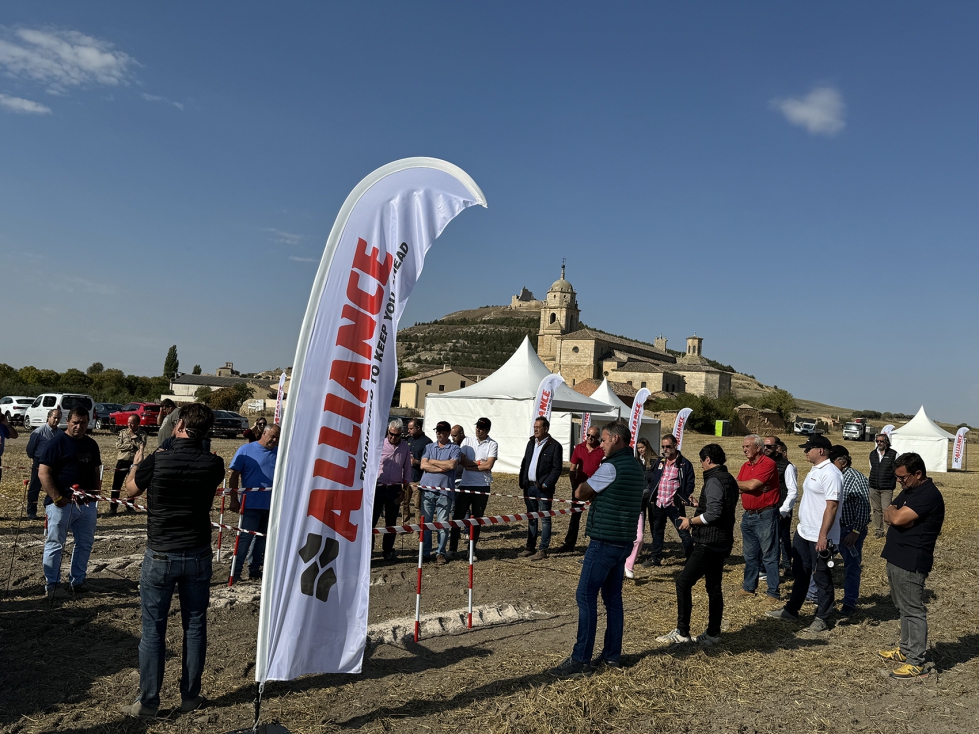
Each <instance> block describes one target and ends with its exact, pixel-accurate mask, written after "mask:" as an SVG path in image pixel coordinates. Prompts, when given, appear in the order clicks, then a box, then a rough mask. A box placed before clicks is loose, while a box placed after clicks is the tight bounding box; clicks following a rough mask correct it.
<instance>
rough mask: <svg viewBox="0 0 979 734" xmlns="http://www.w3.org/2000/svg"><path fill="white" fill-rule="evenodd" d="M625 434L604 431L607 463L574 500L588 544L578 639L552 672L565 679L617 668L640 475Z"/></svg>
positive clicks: (622, 429)
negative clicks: (600, 667) (582, 511)
mask: <svg viewBox="0 0 979 734" xmlns="http://www.w3.org/2000/svg"><path fill="white" fill-rule="evenodd" d="M629 438H630V436H629V428H628V427H627V426H626V425H625V424H624V423H608V424H606V425H605V426H603V427H602V451H604V452H605V460H604V461H603V462H602V463H601V465H600V466H599V467H598V470H597V471H596V472H595V473H594V474H592V475H591V476H590V477H589V478H588V480H587V481H585V482H582V483H581V484H579V485H578V489H576V490H575V499H578V500H581V501H588V500H591V507H590V508H589V510H588V522H587V525H586V526H585V535H587V536H588V537H590V538H591V542H590V543H589V544H588V550H586V551H585V558H584V562H583V563H582V567H581V577H580V578H579V579H578V591H577V593H576V594H575V598H576V600H577V602H578V639H577V641H576V642H575V645H574V649H573V650H572V652H571V657H569V658H567V659H565V660H564V661H563V662H561V663H560V664H559V665H557V666H556V667H554V668H552V669H551V670H550V673H551V675H554V676H557V677H560V678H565V677H571V676H579V675H585V674H587V673H590V672H592V670H594V666H595V665H596V664H604V665H607V666H609V667H615V668H617V667H619V666H620V665H621V662H620V658H621V656H622V633H623V629H624V627H625V615H624V613H623V610H622V578H623V576H624V575H625V561H626V559H627V558H628V557H629V554H630V553H632V544H633V542H634V541H635V539H636V518H637V517H638V516H639V512H640V509H641V507H642V491H643V485H644V479H643V472H642V469H640V468H639V463H638V462H637V461H636V460H635V458H634V457H633V455H632V449H631V448H630V447H629ZM599 592H601V594H602V601H603V602H604V603H605V617H606V622H605V644H604V645H603V646H602V652H601V654H600V655H599V656H598V658H597V659H596V660H595V661H594V662H593V661H592V660H591V656H592V652H593V651H594V648H595V636H596V634H597V630H598V594H599Z"/></svg>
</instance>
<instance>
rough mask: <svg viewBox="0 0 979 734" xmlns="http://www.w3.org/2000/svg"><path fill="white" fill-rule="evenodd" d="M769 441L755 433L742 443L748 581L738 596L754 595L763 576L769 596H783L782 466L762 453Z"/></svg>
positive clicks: (740, 479)
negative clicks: (780, 562) (780, 540)
mask: <svg viewBox="0 0 979 734" xmlns="http://www.w3.org/2000/svg"><path fill="white" fill-rule="evenodd" d="M764 446H765V441H764V439H763V438H762V437H761V436H758V435H756V434H751V435H749V436H745V437H744V439H743V440H742V442H741V450H742V451H743V452H744V458H745V459H747V461H746V462H745V463H744V464H743V465H742V466H741V470H740V471H739V472H738V489H739V490H740V491H741V505H742V507H744V514H743V515H742V516H741V553H742V555H743V556H744V581H743V583H742V585H741V588H740V589H739V590H738V596H754V595H755V590H756V589H757V588H758V581H759V575H760V574H762V573H764V574H765V575H766V579H765V583H766V585H767V586H768V596H769V597H771V598H772V599H778V598H779V578H778V521H779V518H780V517H781V515H780V514H779V486H778V466H777V465H776V464H775V462H774V461H772V460H771V459H770V458H768V457H767V456H765V455H764V454H763V453H762V449H763V448H764Z"/></svg>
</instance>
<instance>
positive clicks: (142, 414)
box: [109, 403, 160, 433]
mask: <svg viewBox="0 0 979 734" xmlns="http://www.w3.org/2000/svg"><path fill="white" fill-rule="evenodd" d="M131 415H138V416H139V425H140V426H141V427H143V428H148V429H151V430H153V431H155V430H156V429H157V428H158V426H157V424H156V419H157V417H158V416H159V415H160V404H159V403H129V404H127V405H124V406H122V410H117V411H115V412H114V413H109V429H110V430H111V431H112V432H113V433H118V432H119V431H121V430H122V429H123V428H125V427H126V426H127V425H128V423H129V416H131Z"/></svg>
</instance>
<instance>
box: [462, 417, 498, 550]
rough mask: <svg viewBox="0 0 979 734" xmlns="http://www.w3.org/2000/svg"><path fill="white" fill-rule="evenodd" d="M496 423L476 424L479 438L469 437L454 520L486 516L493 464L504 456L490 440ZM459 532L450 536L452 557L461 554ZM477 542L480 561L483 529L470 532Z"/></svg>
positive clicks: (464, 443)
mask: <svg viewBox="0 0 979 734" xmlns="http://www.w3.org/2000/svg"><path fill="white" fill-rule="evenodd" d="M491 426H492V423H491V422H490V419H489V418H480V419H479V420H478V421H476V436H475V438H473V437H472V436H467V437H466V438H464V439H463V441H462V446H460V447H459V463H460V464H461V465H462V470H463V471H462V482H461V483H460V484H459V493H458V494H457V495H456V498H455V509H454V510H453V512H452V519H453V520H462V519H463V518H464V517H465V516H466V514H467V513H468V514H469V515H470V516H471V517H483V516H484V515H485V514H486V501H487V500H488V499H489V492H490V484H491V483H492V481H493V464H495V463H496V458H497V456H499V454H500V446H499V444H498V443H496V441H494V440H493V439H492V438H490V437H489V431H490V427H491ZM459 530H460V529H459V528H457V527H453V528H452V531H451V532H450V533H449V553H450V554H453V553H455V552H456V551H457V550H459V535H460V532H459ZM469 533H470V537H471V538H472V542H473V558H474V559H475V557H476V543H477V541H478V540H479V525H473V526H471V527H470V529H469Z"/></svg>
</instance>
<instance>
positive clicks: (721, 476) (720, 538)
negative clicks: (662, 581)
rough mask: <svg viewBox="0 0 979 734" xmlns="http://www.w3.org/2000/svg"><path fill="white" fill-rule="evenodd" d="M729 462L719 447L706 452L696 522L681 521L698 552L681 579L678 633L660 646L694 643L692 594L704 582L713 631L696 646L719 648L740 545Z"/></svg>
mask: <svg viewBox="0 0 979 734" xmlns="http://www.w3.org/2000/svg"><path fill="white" fill-rule="evenodd" d="M726 460H727V457H726V456H725V455H724V450H723V449H722V448H721V447H720V446H718V445H717V444H716V443H711V444H707V445H706V446H704V447H703V448H702V449H701V450H700V465H701V467H703V470H704V488H703V491H701V493H700V501H699V502H698V503H697V510H696V512H695V513H694V516H693V517H692V518H690V519H687V518H686V517H685V518H683V520H681V522H680V527H682V528H683V529H687V528H689V529H690V530H691V531H692V532H693V542H694V546H693V553H691V554H690V557H689V558H687V563H686V565H685V566H684V567H683V571H681V572H680V575H679V576H677V577H676V607H677V613H676V616H677V622H676V629H674V630H673V631H672V632H670V633H668V634H665V635H663V636H662V637H657V638H656V639H657V640H658V641H659V642H669V643H671V644H672V643H679V642H690V610H691V607H692V606H693V602H692V596H691V593H690V591H691V589H692V588H693V586H694V584H696V583H697V582H698V581H699V580H700V578H701V577H704V578H705V583H706V585H707V600H708V612H707V614H708V617H707V630H706V631H705V632H704V633H703V634H702V635H698V636H697V638H696V642H698V643H699V644H701V645H713V644H715V643H717V642H720V638H721V617H722V616H723V615H724V595H723V593H722V591H721V575H722V574H723V572H724V559H725V558H727V557H728V556H729V555H730V554H731V547H732V546H733V545H734V515H735V512H736V510H737V507H738V497H739V494H738V482H737V480H735V478H734V477H732V476H731V474H730V473H729V472H728V470H727V467H726V466H725V465H724V462H725V461H726Z"/></svg>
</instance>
